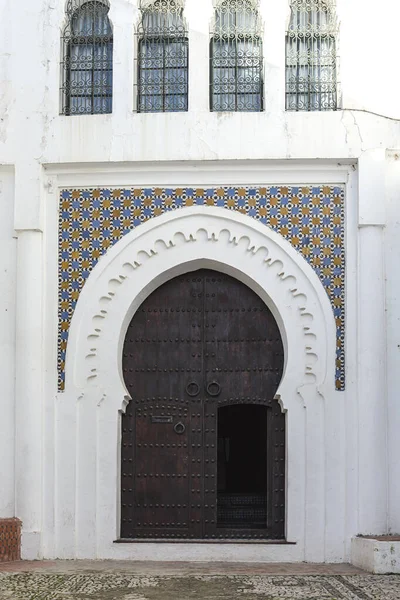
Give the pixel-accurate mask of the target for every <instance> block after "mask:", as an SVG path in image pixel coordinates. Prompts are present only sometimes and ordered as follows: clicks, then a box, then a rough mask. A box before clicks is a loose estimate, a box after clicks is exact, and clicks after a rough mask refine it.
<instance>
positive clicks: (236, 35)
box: [209, 0, 265, 113]
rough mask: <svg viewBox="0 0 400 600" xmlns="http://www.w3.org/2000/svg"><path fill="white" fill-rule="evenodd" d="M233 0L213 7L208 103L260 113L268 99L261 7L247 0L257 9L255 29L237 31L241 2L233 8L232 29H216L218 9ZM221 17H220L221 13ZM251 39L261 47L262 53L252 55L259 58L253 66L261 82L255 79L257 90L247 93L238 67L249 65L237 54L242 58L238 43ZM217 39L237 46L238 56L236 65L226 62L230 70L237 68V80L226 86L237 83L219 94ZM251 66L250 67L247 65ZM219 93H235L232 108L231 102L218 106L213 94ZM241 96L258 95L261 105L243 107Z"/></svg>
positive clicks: (229, 108) (223, 109) (252, 8)
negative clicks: (266, 96) (216, 82)
mask: <svg viewBox="0 0 400 600" xmlns="http://www.w3.org/2000/svg"><path fill="white" fill-rule="evenodd" d="M233 3H234V0H222V2H219V3H218V4H217V6H216V7H215V10H214V25H213V27H212V29H211V32H210V44H209V86H210V91H209V103H210V112H246V113H249V112H250V113H259V112H263V111H264V103H265V98H264V95H265V90H264V87H265V86H264V74H265V73H264V46H263V32H262V28H261V27H258V22H259V18H260V15H259V9H258V2H252V1H251V0H248V2H247V4H248V6H249V8H250V10H252V11H253V12H254V20H255V26H254V31H253V32H251V31H247V32H246V31H245V30H243V31H241V32H238V31H237V29H238V13H239V12H240V6H237V8H236V10H234V11H233V12H234V14H235V17H234V25H233V27H234V28H233V29H232V30H231V32H230V31H229V30H228V31H226V32H223V28H221V32H218V31H217V27H216V23H217V19H218V16H217V13H218V11H221V8H223V5H224V4H228V5H229V4H233ZM220 19H221V17H220ZM251 41H253V46H254V47H257V48H258V50H259V55H258V56H256V55H255V54H254V55H253V56H251V59H252V60H253V59H254V58H257V60H258V61H259V66H258V67H254V66H250V68H251V69H252V70H255V69H256V70H257V74H258V76H259V82H258V83H256V85H257V87H258V91H257V92H256V93H252V92H250V93H248V94H246V92H240V86H245V85H246V83H245V82H242V83H240V82H239V76H238V74H239V71H240V69H241V68H243V69H246V65H244V66H243V67H241V66H239V65H238V58H239V48H238V45H239V44H240V43H243V42H244V43H246V42H248V43H251ZM216 42H222V43H224V42H225V43H226V44H231V47H232V48H234V50H235V56H234V62H235V64H234V66H231V65H229V66H226V67H225V68H226V69H227V70H228V71H229V70H230V69H234V70H235V80H234V83H232V84H231V82H228V83H226V86H227V87H230V86H231V85H234V86H235V90H234V92H229V91H226V92H218V93H217V94H216V93H215V70H216V69H221V67H216V66H215V64H214V61H215V60H216V58H215V55H214V46H215V44H216ZM243 60H246V58H245V57H244V58H243ZM227 61H229V58H227ZM247 68H249V67H247ZM249 85H253V83H251V84H249ZM216 95H217V96H218V97H222V96H224V95H225V96H231V95H234V97H235V107H234V108H231V107H230V106H229V105H228V107H227V108H226V109H225V108H221V107H219V108H215V101H214V97H215V96H216ZM239 96H250V97H253V98H254V99H259V108H258V107H257V108H255V109H250V108H247V109H246V108H243V107H240V105H239V102H238V97H239Z"/></svg>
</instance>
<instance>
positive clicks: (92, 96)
mask: <svg viewBox="0 0 400 600" xmlns="http://www.w3.org/2000/svg"><path fill="white" fill-rule="evenodd" d="M108 11H109V5H108V3H106V2H105V1H101V0H89V1H85V0H69V2H68V5H67V24H66V26H65V28H64V30H63V34H62V61H61V67H62V87H61V102H62V106H61V112H62V114H64V115H93V114H103V113H111V111H112V70H113V34H112V28H111V23H110V20H109V18H108Z"/></svg>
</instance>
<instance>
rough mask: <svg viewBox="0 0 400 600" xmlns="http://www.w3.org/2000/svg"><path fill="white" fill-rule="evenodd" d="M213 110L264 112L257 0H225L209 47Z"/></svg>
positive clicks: (260, 38) (219, 7) (217, 6)
mask: <svg viewBox="0 0 400 600" xmlns="http://www.w3.org/2000/svg"><path fill="white" fill-rule="evenodd" d="M210 104H211V110H212V111H234V112H260V111H262V110H263V49H262V23H261V19H260V16H259V12H258V2H257V0H222V1H219V2H218V3H217V5H216V9H215V23H214V26H213V28H212V31H211V48H210Z"/></svg>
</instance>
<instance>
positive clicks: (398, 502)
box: [385, 150, 400, 533]
mask: <svg viewBox="0 0 400 600" xmlns="http://www.w3.org/2000/svg"><path fill="white" fill-rule="evenodd" d="M387 169H388V170H387V178H386V183H387V205H386V206H387V229H386V232H385V243H386V248H385V251H386V308H387V313H386V315H387V373H388V458H389V531H390V533H398V532H400V458H399V457H400V435H399V432H400V402H399V390H400V369H399V360H400V268H399V257H400V151H399V150H397V151H395V150H393V151H391V152H388V165H387Z"/></svg>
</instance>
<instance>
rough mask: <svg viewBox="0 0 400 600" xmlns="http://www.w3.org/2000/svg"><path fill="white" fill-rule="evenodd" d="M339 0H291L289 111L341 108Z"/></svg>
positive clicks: (287, 73)
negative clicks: (336, 1)
mask: <svg viewBox="0 0 400 600" xmlns="http://www.w3.org/2000/svg"><path fill="white" fill-rule="evenodd" d="M337 37H338V26H337V19H336V7H335V0H291V19H290V24H289V29H288V32H287V35H286V110H296V111H300V110H302V111H320V110H321V111H322V110H337V107H338V84H337Z"/></svg>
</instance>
